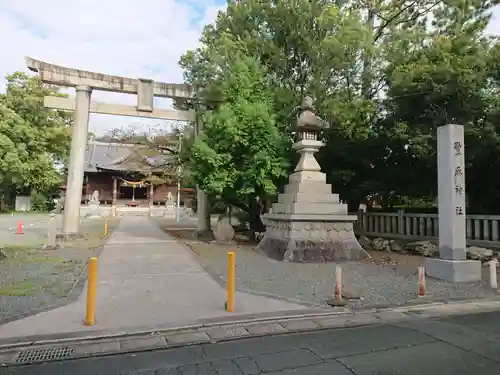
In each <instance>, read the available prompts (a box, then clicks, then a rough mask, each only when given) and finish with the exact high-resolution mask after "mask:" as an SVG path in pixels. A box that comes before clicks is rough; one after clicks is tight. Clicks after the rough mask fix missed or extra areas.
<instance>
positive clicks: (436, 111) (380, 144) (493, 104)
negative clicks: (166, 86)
mask: <svg viewBox="0 0 500 375" xmlns="http://www.w3.org/2000/svg"><path fill="white" fill-rule="evenodd" d="M496 3H497V1H496V0H446V1H443V0H419V1H415V0H401V1H392V0H371V1H333V0H295V1H290V0H284V1H272V0H239V1H236V0H231V1H228V8H227V10H226V11H224V12H221V13H219V15H218V17H217V19H216V21H215V23H214V24H212V25H207V26H206V27H205V30H204V32H203V36H202V38H201V46H200V47H199V48H197V49H195V50H192V51H189V52H187V53H186V54H185V55H184V56H183V57H182V58H181V62H180V64H181V66H182V67H183V68H184V70H185V79H186V81H187V82H188V83H190V84H193V85H195V86H196V87H197V88H198V90H199V94H200V98H199V99H200V101H201V102H202V103H204V105H205V106H206V107H208V108H209V109H211V110H214V113H215V114H217V113H219V111H221V110H222V108H223V107H224V105H223V104H222V105H221V104H220V103H226V102H230V100H229V97H230V95H229V91H228V89H227V83H226V84H224V82H225V80H228V79H229V78H228V77H227V75H226V72H227V71H228V69H229V68H228V67H230V66H231V63H232V60H233V56H235V55H238V56H251V57H252V58H254V59H255V60H256V61H257V62H258V64H259V65H260V66H261V67H262V70H263V72H265V74H266V77H265V79H266V82H267V89H268V91H269V92H270V95H271V100H270V102H271V103H272V104H271V105H272V110H270V111H269V113H270V114H271V115H274V116H275V121H276V125H277V127H278V128H279V129H280V131H281V132H282V133H283V136H284V137H285V138H286V136H285V130H286V129H287V128H288V126H289V125H290V124H291V122H292V121H293V120H294V116H295V113H296V111H295V108H296V107H297V106H298V105H299V103H300V102H301V100H302V98H303V97H304V96H305V95H307V94H309V95H312V96H313V97H314V99H315V106H316V107H317V109H318V112H319V114H320V115H321V116H322V117H324V118H325V119H327V120H328V121H329V122H330V124H332V129H331V131H330V132H329V133H327V134H326V135H325V141H326V146H325V147H323V148H322V150H321V151H320V153H319V154H318V160H319V162H320V164H321V166H322V168H323V171H324V172H325V173H327V178H328V180H329V182H330V183H332V184H333V186H334V188H335V190H336V191H337V192H340V194H341V196H342V198H343V199H345V200H347V201H348V203H349V204H350V208H351V209H354V208H357V205H358V204H359V202H360V201H361V200H363V199H365V198H366V197H367V196H377V197H378V199H379V200H380V201H381V202H382V204H383V205H384V206H391V205H394V204H397V203H398V202H402V201H408V200H411V199H414V200H427V201H434V200H435V198H436V194H437V186H436V181H437V170H436V153H437V149H436V146H437V145H436V133H437V127H439V126H442V125H445V124H448V123H458V124H462V125H464V126H465V130H466V163H467V191H468V204H469V211H482V212H486V211H489V212H492V211H493V212H500V203H498V199H496V194H495V192H496V190H498V187H499V181H498V180H497V179H496V173H495V171H496V170H498V169H499V168H500V157H499V155H500V152H499V151H500V147H499V146H500V144H499V136H498V134H499V132H498V126H499V125H498V120H499V109H500V107H499V104H500V103H499V100H500V99H498V98H499V90H500V81H499V78H500V73H499V72H500V71H499V67H500V62H499V61H500V59H499V57H500V44H499V42H498V38H496V37H491V36H487V35H486V34H485V29H486V26H487V25H488V23H489V21H490V18H491V9H492V7H493V6H494V5H496ZM229 70H230V69H229ZM231 100H232V102H234V101H235V98H234V97H232V96H231ZM254 100H258V98H255V99H254ZM220 116H221V117H220V118H222V119H223V121H224V122H226V123H228V124H229V123H230V122H231V121H233V120H231V118H229V117H224V116H223V115H222V112H221V113H220ZM226 116H228V115H227V113H226ZM267 116H268V112H265V114H264V118H267ZM221 121H222V120H221ZM206 137H209V136H208V135H207V136H206ZM210 137H214V142H215V140H216V139H218V138H217V137H220V135H218V136H217V137H216V136H215V135H210ZM263 137H264V138H263V139H262V140H261V142H265V139H266V138H265V136H263ZM206 142H208V141H207V140H206ZM283 155H286V153H284V154H283ZM287 159H288V160H292V159H291V158H290V155H288V156H287ZM193 162H194V163H195V164H196V163H201V162H202V160H200V159H195V160H193ZM292 164H293V163H292ZM235 167H236V166H235V165H232V164H231V163H230V162H225V163H224V164H220V166H219V168H218V169H217V170H215V169H214V170H213V172H212V175H213V176H212V177H213V178H214V181H218V178H219V177H214V176H222V175H224V174H225V173H227V174H229V175H232V174H233V173H234V172H232V169H231V168H235ZM236 168H237V167H236ZM252 173H258V170H257V169H255V170H253V171H252ZM206 176H207V177H206V178H207V179H208V176H209V175H208V173H207V174H206ZM214 184H215V182H214ZM221 186H223V185H221ZM238 189H239V187H238ZM219 190H220V189H219ZM234 194H237V193H236V192H235V193H234Z"/></svg>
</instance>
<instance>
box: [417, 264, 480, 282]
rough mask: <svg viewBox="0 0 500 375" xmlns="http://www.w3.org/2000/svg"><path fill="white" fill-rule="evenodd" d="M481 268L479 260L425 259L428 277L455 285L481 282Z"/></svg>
mask: <svg viewBox="0 0 500 375" xmlns="http://www.w3.org/2000/svg"><path fill="white" fill-rule="evenodd" d="M481 268H482V266H481V262H480V261H478V260H447V259H437V258H426V259H425V271H426V273H427V275H429V276H431V277H435V278H437V279H441V280H446V281H451V282H454V283H462V282H474V281H480V280H481V272H482V271H481Z"/></svg>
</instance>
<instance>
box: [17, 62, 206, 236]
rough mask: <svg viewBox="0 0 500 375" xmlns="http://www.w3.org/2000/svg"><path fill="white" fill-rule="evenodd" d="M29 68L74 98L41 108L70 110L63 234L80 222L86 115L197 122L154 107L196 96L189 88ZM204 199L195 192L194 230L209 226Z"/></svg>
mask: <svg viewBox="0 0 500 375" xmlns="http://www.w3.org/2000/svg"><path fill="white" fill-rule="evenodd" d="M26 64H27V66H28V69H30V70H31V71H33V72H36V73H38V74H39V76H40V78H41V80H42V82H44V83H48V84H51V85H56V86H63V87H74V88H75V90H76V99H71V98H60V97H53V96H47V97H45V98H44V106H45V107H47V108H51V109H59V110H63V111H74V123H73V129H72V134H71V136H72V137H71V150H70V157H69V165H68V178H67V183H66V185H67V189H66V199H65V202H64V216H63V226H62V232H63V233H65V234H76V233H78V232H79V224H80V218H79V216H80V202H81V200H82V186H83V171H84V164H85V148H86V145H87V136H88V123H89V113H90V112H92V113H101V114H110V115H119V116H135V117H146V118H157V119H162V120H178V121H195V120H196V113H195V112H193V111H180V110H165V109H158V108H154V106H153V99H154V97H155V96H156V97H161V98H171V99H174V100H180V101H182V100H189V99H193V98H194V96H195V91H194V89H193V87H192V86H190V85H187V84H174V83H163V82H155V81H153V80H151V79H144V78H137V79H135V78H125V77H119V76H111V75H107V74H100V73H93V72H88V71H85V70H79V69H70V68H66V67H62V66H58V65H54V64H49V63H46V62H43V61H39V60H35V59H32V58H30V57H26ZM93 90H102V91H110V92H118V93H125V94H136V95H137V106H135V107H134V106H126V105H117V104H106V103H98V102H92V101H91V100H90V98H91V95H92V91H93ZM208 215H209V212H208V211H207V199H206V196H205V194H204V193H203V192H202V191H201V190H199V189H198V230H199V231H204V230H206V229H208V228H207V223H206V221H207V220H206V217H207V216H208Z"/></svg>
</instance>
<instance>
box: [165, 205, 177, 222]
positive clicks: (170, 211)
mask: <svg viewBox="0 0 500 375" xmlns="http://www.w3.org/2000/svg"><path fill="white" fill-rule="evenodd" d="M163 216H164V217H168V218H172V219H174V218H175V206H174V205H173V204H166V205H165V211H164V213H163Z"/></svg>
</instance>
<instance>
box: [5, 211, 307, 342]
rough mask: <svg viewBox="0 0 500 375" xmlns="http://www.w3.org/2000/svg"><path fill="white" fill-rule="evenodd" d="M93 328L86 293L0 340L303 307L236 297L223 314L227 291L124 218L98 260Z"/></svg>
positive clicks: (152, 228) (143, 226)
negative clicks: (85, 321)
mask: <svg viewBox="0 0 500 375" xmlns="http://www.w3.org/2000/svg"><path fill="white" fill-rule="evenodd" d="M97 288H98V296H97V310H96V325H95V326H93V327H85V326H83V324H82V321H83V318H84V312H85V299H86V289H84V290H83V292H82V294H81V295H80V297H79V299H78V301H76V302H75V303H72V304H69V305H67V306H64V307H60V308H57V309H54V310H51V311H48V312H44V313H40V314H37V315H34V316H31V317H28V318H25V319H22V320H17V321H14V322H12V323H8V324H6V325H3V326H1V327H0V338H7V337H16V336H27V335H45V334H56V333H66V332H81V331H86V330H89V331H93V330H116V329H119V330H122V331H123V332H127V330H130V328H132V327H139V326H142V327H146V326H150V327H151V326H155V325H160V324H166V325H172V326H180V325H187V324H194V323H196V321H197V320H198V319H206V318H218V317H224V316H225V317H228V318H231V317H234V316H235V315H236V314H252V313H266V312H274V311H289V310H298V309H302V308H305V307H304V306H302V305H298V304H293V303H288V302H284V301H279V300H275V299H271V298H265V297H260V296H254V295H250V294H246V293H236V308H235V313H233V314H231V313H227V312H226V311H225V310H224V302H225V301H226V291H225V290H224V289H223V288H222V287H221V286H220V285H219V284H218V283H217V282H216V281H215V280H214V279H212V278H211V277H210V276H209V275H208V274H207V273H206V272H205V271H204V270H203V268H202V267H201V266H200V264H199V263H198V261H197V260H196V258H195V256H194V255H193V254H192V253H191V252H190V251H189V250H188V249H185V248H184V247H183V246H182V245H180V244H179V243H177V242H176V240H175V239H174V238H173V237H171V236H169V235H167V234H166V233H164V232H163V231H162V230H160V229H159V228H158V227H157V226H156V225H155V224H154V223H152V222H151V221H150V220H149V219H148V218H146V217H125V218H123V219H122V220H121V222H120V224H119V226H118V227H117V228H116V229H115V231H114V232H113V234H112V235H111V236H110V238H109V240H108V242H107V243H106V245H105V246H104V249H103V252H102V254H101V256H100V258H99V274H98V287H97Z"/></svg>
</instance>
